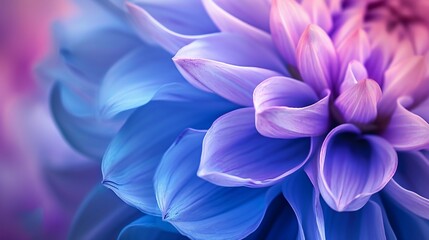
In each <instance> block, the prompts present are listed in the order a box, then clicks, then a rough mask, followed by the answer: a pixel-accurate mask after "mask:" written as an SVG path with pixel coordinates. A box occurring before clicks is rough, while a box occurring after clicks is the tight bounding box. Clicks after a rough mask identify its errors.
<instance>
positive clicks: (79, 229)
mask: <svg viewBox="0 0 429 240" xmlns="http://www.w3.org/2000/svg"><path fill="white" fill-rule="evenodd" d="M139 216H141V213H140V212H139V211H137V210H136V209H134V208H132V207H130V206H128V205H126V204H125V203H123V202H122V201H121V200H120V199H119V198H117V197H116V196H115V195H114V194H113V193H112V192H111V191H109V190H108V189H107V188H105V187H104V186H100V185H99V186H97V187H96V188H94V190H93V191H92V192H91V193H90V194H89V195H88V197H87V198H86V199H85V200H84V201H83V203H82V205H81V206H80V209H79V211H78V212H77V214H76V216H75V218H74V220H73V224H72V227H71V231H70V233H69V238H68V239H80V240H92V239H115V238H116V237H117V236H118V234H119V232H120V231H121V229H122V228H123V227H124V226H126V225H127V224H128V223H129V222H131V221H133V220H134V219H137V218H138V217H139Z"/></svg>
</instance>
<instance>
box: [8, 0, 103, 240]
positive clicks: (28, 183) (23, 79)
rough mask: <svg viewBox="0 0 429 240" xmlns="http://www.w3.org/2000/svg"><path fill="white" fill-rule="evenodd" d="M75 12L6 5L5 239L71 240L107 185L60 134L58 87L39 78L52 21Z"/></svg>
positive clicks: (41, 4)
mask: <svg viewBox="0 0 429 240" xmlns="http://www.w3.org/2000/svg"><path fill="white" fill-rule="evenodd" d="M72 11H73V9H72V7H71V6H70V5H69V4H68V3H67V2H66V1H65V0H0V239H65V238H66V234H67V232H68V231H69V226H70V223H71V221H72V217H73V215H74V213H75V212H76V209H77V207H78V205H79V203H80V202H81V201H82V198H83V197H84V195H85V194H86V193H87V192H88V191H89V190H90V189H91V187H92V186H93V185H94V184H95V183H96V182H97V181H98V179H99V173H98V169H99V168H98V163H96V162H94V161H92V160H88V159H86V158H84V157H83V156H81V155H79V154H78V153H76V152H74V151H73V149H71V148H70V147H68V145H67V144H66V143H65V141H64V140H63V138H62V137H61V135H60V133H59V131H58V130H57V128H56V126H55V124H54V122H53V120H52V118H51V115H50V111H49V103H48V100H49V90H50V88H51V86H50V83H49V82H46V81H43V80H40V79H37V78H36V77H35V76H34V67H35V65H36V64H37V62H38V61H40V60H41V59H42V58H43V57H44V56H45V55H46V54H47V53H48V52H49V51H50V50H51V46H52V42H51V32H50V28H51V24H52V22H53V21H55V20H56V19H58V18H64V17H67V15H70V14H71V12H72ZM77 179H78V181H77Z"/></svg>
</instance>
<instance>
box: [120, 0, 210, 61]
mask: <svg viewBox="0 0 429 240" xmlns="http://www.w3.org/2000/svg"><path fill="white" fill-rule="evenodd" d="M127 8H128V11H129V13H130V15H131V17H132V19H133V20H134V23H135V25H136V27H137V31H138V32H139V34H140V36H141V37H142V38H143V39H145V40H146V41H149V42H154V43H156V44H159V45H160V46H162V47H163V48H165V49H166V50H167V51H169V52H170V53H173V54H174V53H176V52H177V50H179V49H180V48H181V47H183V46H185V45H187V44H189V43H191V42H192V41H193V40H195V39H199V38H202V37H204V36H206V35H207V34H208V33H213V32H215V31H216V27H215V26H214V25H213V23H212V22H211V20H210V18H209V17H208V16H207V14H206V12H205V11H204V8H203V6H202V2H201V1H200V0H189V1H179V0H168V1H155V0H141V1H137V4H134V3H131V2H128V3H127Z"/></svg>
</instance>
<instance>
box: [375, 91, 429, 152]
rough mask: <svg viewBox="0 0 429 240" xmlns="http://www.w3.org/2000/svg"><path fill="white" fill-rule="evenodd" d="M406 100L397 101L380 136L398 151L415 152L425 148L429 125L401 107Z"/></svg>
mask: <svg viewBox="0 0 429 240" xmlns="http://www.w3.org/2000/svg"><path fill="white" fill-rule="evenodd" d="M407 100H409V99H405V98H401V99H399V100H398V102H397V107H396V110H395V111H394V113H393V115H392V117H391V119H390V122H389V124H388V125H387V127H386V129H385V130H384V131H383V133H382V134H381V136H383V137H384V138H385V139H386V140H387V141H389V142H390V144H392V145H393V147H394V148H395V149H398V150H417V149H421V148H423V147H427V146H428V144H429V124H428V123H427V122H426V121H425V120H424V119H423V118H421V117H420V116H418V115H416V114H414V113H412V112H410V111H408V110H407V109H406V108H405V107H404V106H403V104H406V103H407V102H406V101H407Z"/></svg>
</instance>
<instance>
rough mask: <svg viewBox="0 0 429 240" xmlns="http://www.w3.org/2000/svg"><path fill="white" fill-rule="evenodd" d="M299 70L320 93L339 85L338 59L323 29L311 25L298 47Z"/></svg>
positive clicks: (302, 36) (305, 79)
mask: <svg viewBox="0 0 429 240" xmlns="http://www.w3.org/2000/svg"><path fill="white" fill-rule="evenodd" d="M296 58H297V66H298V70H299V72H300V73H301V76H302V79H303V80H304V82H306V83H307V84H308V85H310V86H312V87H313V89H314V90H315V91H316V92H317V93H318V94H322V93H323V92H324V91H325V90H326V89H333V90H335V87H336V86H337V85H338V84H339V83H338V70H339V69H338V57H337V53H336V51H335V48H334V45H333V43H332V41H331V39H330V38H329V36H328V35H327V34H326V32H325V31H323V29H321V28H320V27H318V26H317V25H314V24H311V25H308V27H307V28H306V29H305V31H304V32H303V34H302V35H301V38H300V39H299V42H298V45H297V47H296Z"/></svg>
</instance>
